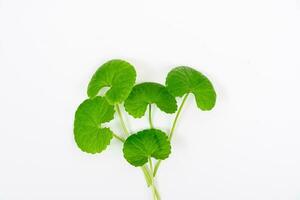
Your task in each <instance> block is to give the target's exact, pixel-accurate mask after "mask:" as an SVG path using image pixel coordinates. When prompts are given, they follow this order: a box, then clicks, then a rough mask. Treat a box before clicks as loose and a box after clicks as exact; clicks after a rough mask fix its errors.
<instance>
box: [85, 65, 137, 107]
mask: <svg viewBox="0 0 300 200" xmlns="http://www.w3.org/2000/svg"><path fill="white" fill-rule="evenodd" d="M135 79H136V72H135V69H134V67H133V66H132V65H131V64H129V63H128V62H126V61H124V60H110V61H108V62H106V63H104V64H103V65H102V66H101V67H99V69H98V70H97V71H96V73H95V74H94V75H93V77H92V79H91V81H90V83H89V86H88V91H87V93H88V96H89V97H90V98H92V97H95V96H97V95H98V93H99V91H100V90H101V89H102V88H104V87H110V89H109V90H108V91H107V92H106V94H105V97H106V100H107V101H108V102H109V103H110V104H111V105H114V104H117V103H121V102H123V101H124V100H125V99H126V98H127V97H128V95H129V93H130V91H131V89H132V87H133V86H134V83H135Z"/></svg>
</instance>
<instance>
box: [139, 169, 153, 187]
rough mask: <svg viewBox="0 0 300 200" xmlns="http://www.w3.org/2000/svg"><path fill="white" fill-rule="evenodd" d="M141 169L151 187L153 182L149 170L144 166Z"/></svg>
mask: <svg viewBox="0 0 300 200" xmlns="http://www.w3.org/2000/svg"><path fill="white" fill-rule="evenodd" d="M141 169H142V171H143V173H144V176H145V180H146V182H147V186H148V187H150V186H151V184H152V181H151V175H150V173H149V170H148V168H147V166H146V165H144V166H142V167H141Z"/></svg>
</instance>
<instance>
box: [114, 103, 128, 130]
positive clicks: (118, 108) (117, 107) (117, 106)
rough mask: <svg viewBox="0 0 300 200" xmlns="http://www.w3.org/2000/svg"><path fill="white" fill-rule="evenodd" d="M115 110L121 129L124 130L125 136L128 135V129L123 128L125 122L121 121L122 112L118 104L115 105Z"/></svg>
mask: <svg viewBox="0 0 300 200" xmlns="http://www.w3.org/2000/svg"><path fill="white" fill-rule="evenodd" d="M116 110H117V113H118V115H119V118H120V121H121V125H122V127H123V130H124V132H125V134H126V135H129V132H128V129H127V128H126V126H125V122H124V119H123V116H122V112H121V110H120V107H119V104H116Z"/></svg>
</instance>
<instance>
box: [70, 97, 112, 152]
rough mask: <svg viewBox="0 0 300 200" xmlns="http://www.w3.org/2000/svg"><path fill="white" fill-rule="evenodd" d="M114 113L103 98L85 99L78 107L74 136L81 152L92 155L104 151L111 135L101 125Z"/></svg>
mask: <svg viewBox="0 0 300 200" xmlns="http://www.w3.org/2000/svg"><path fill="white" fill-rule="evenodd" d="M114 112H115V111H114V107H113V106H111V105H109V104H108V102H107V101H106V100H105V98H103V97H95V98H94V99H87V100H85V101H84V102H83V103H81V104H80V105H79V107H78V109H77V111H76V113H75V121H74V136H75V141H76V143H77V145H78V147H79V148H80V149H81V150H82V151H84V152H87V153H93V154H94V153H100V152H101V151H103V150H105V149H106V147H107V146H108V145H109V143H110V140H111V139H112V136H113V133H112V131H111V130H110V129H109V128H102V127H101V123H105V122H109V121H111V120H112V119H113V117H114Z"/></svg>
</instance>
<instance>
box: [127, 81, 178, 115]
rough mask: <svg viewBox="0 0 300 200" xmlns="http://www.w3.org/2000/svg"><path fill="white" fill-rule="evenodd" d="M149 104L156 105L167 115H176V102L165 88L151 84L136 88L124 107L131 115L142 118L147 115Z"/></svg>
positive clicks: (142, 84)
mask: <svg viewBox="0 0 300 200" xmlns="http://www.w3.org/2000/svg"><path fill="white" fill-rule="evenodd" d="M149 104H156V106H157V107H158V108H159V109H160V110H161V111H163V112H166V113H174V112H176V110H177V104H176V100H175V98H174V97H173V96H172V95H171V94H170V93H169V92H168V90H167V89H166V88H165V86H163V85H161V84H158V83H150V82H147V83H141V84H138V85H136V86H134V87H133V89H132V91H131V93H130V95H129V96H128V98H127V99H126V101H125V104H124V106H125V109H126V111H127V112H128V113H129V114H130V115H132V116H133V117H135V118H140V117H142V116H144V115H145V112H146V110H147V106H148V105H149Z"/></svg>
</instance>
